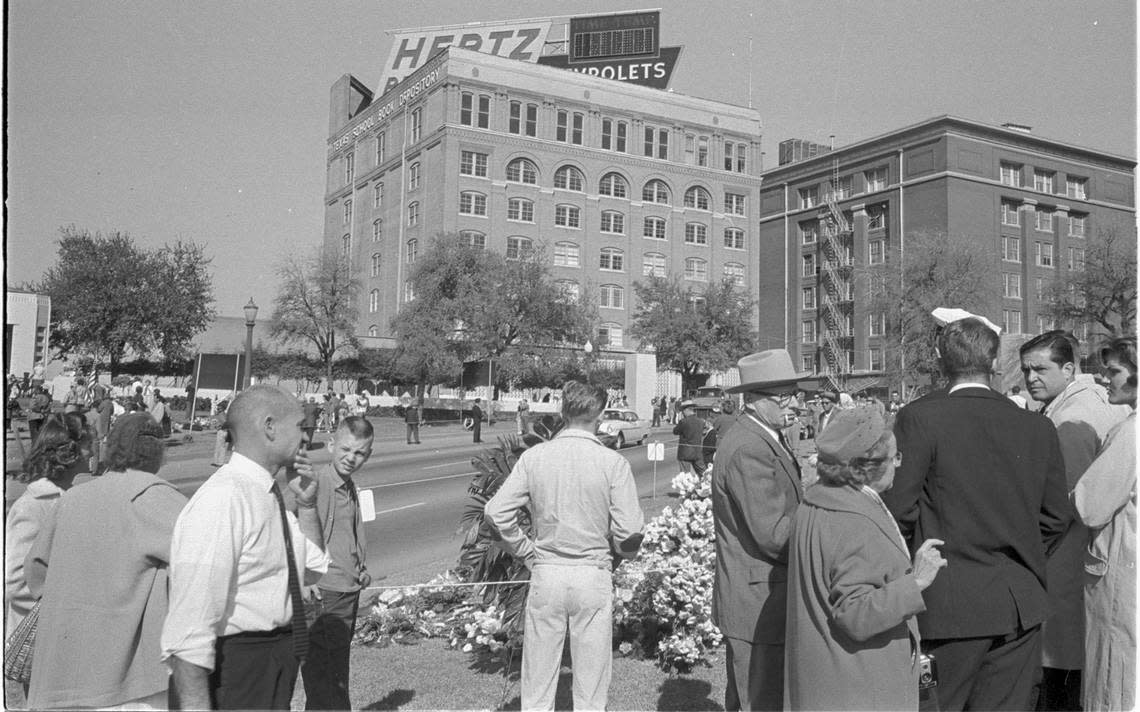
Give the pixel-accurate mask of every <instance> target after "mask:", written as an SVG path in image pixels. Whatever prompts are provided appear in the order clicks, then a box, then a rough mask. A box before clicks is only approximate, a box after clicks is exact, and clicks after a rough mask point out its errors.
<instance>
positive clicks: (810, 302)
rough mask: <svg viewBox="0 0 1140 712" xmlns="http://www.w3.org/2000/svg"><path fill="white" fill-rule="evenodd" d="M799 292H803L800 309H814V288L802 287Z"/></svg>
mask: <svg viewBox="0 0 1140 712" xmlns="http://www.w3.org/2000/svg"><path fill="white" fill-rule="evenodd" d="M801 291H802V292H803V295H802V299H801V304H802V306H801V308H802V309H815V287H804V288H803V290H801Z"/></svg>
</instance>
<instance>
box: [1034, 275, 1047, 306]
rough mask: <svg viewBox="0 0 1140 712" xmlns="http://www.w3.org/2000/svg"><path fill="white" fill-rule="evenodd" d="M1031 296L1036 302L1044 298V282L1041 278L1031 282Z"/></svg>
mask: <svg viewBox="0 0 1140 712" xmlns="http://www.w3.org/2000/svg"><path fill="white" fill-rule="evenodd" d="M1033 294H1034V296H1036V297H1037V300H1038V301H1041V300H1042V299H1044V298H1045V280H1044V279H1043V278H1041V277H1038V278H1037V279H1035V280H1033Z"/></svg>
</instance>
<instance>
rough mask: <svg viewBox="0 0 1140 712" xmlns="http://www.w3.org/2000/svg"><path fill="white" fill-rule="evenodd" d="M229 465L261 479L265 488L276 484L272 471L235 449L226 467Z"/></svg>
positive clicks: (267, 488) (270, 487)
mask: <svg viewBox="0 0 1140 712" xmlns="http://www.w3.org/2000/svg"><path fill="white" fill-rule="evenodd" d="M231 465H232V466H234V467H237V468H238V469H239V470H241V471H243V472H248V473H249V474H251V475H253V476H254V477H255V478H257V479H259V480H263V483H264V484H265V488H266V490H269V489H272V488H273V485H275V484H277V482H276V480H274V479H273V473H271V472H270V471H269V470H267V469H265V468H264V467H262V466H261V465H259V464H257V463H256V462H254V461H253V460H251V459H249V458H248V457H246V456H245V455H242V454H241V453H240V452H237V451H236V450H235V451H234V452H233V454H232V455H230V461H229V463H228V465H227V467H228V466H231Z"/></svg>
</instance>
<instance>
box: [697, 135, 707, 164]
mask: <svg viewBox="0 0 1140 712" xmlns="http://www.w3.org/2000/svg"><path fill="white" fill-rule="evenodd" d="M708 164H709V137H708V136H701V137H700V138H699V139H697V165H698V166H707V165H708Z"/></svg>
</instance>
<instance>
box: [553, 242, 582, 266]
mask: <svg viewBox="0 0 1140 712" xmlns="http://www.w3.org/2000/svg"><path fill="white" fill-rule="evenodd" d="M554 264H555V266H557V267H578V266H580V265H581V258H580V252H579V249H578V245H577V244H575V243H573V242H556V243H554Z"/></svg>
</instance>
